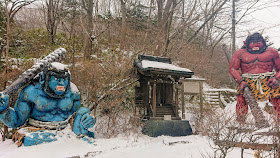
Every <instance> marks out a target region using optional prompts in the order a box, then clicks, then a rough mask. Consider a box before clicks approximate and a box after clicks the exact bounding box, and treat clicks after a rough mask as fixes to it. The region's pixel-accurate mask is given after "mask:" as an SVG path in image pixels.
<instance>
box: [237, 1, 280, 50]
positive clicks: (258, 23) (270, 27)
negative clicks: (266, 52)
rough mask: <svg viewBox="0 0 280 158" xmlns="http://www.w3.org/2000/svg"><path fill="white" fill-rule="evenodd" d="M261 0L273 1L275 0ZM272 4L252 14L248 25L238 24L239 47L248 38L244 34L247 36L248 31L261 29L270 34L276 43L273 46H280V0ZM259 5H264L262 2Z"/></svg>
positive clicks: (271, 39)
mask: <svg viewBox="0 0 280 158" xmlns="http://www.w3.org/2000/svg"><path fill="white" fill-rule="evenodd" d="M261 1H268V2H269V1H271V2H272V1H273V0H261ZM271 4H273V5H272V6H270V7H265V8H262V9H259V10H257V11H254V12H253V13H252V14H250V15H249V16H248V17H247V18H246V19H248V20H249V23H248V24H247V25H246V26H238V25H237V36H238V37H239V38H238V39H237V43H236V45H237V46H238V47H240V46H241V45H242V41H244V40H245V39H246V37H244V34H245V36H247V34H248V31H250V32H251V33H254V32H260V30H262V29H264V33H263V36H264V37H265V36H269V38H270V39H269V41H271V42H273V43H274V44H273V45H272V46H273V47H275V48H280V6H279V4H280V2H273V3H271ZM274 4H275V5H274ZM277 4H278V6H277ZM266 5H268V4H266ZM259 6H260V7H261V6H262V5H261V3H260V4H259ZM237 14H239V13H237ZM242 36H243V37H242Z"/></svg>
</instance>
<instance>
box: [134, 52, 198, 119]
mask: <svg viewBox="0 0 280 158" xmlns="http://www.w3.org/2000/svg"><path fill="white" fill-rule="evenodd" d="M134 67H135V68H136V69H137V74H138V77H139V83H140V84H139V85H138V86H136V87H135V105H136V109H135V110H136V111H135V113H136V114H138V115H141V116H142V117H143V118H145V119H155V120H181V118H180V117H179V113H178V109H179V108H178V107H179V106H178V104H179V85H180V84H181V82H180V79H182V78H191V77H192V75H193V74H194V73H193V72H192V71H191V70H189V69H186V68H182V67H178V66H175V65H173V64H172V63H171V59H170V58H163V57H156V56H148V55H138V59H136V60H135V61H134Z"/></svg>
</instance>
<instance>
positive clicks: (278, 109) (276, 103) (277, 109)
mask: <svg viewBox="0 0 280 158" xmlns="http://www.w3.org/2000/svg"><path fill="white" fill-rule="evenodd" d="M269 102H270V103H271V104H272V105H273V108H274V114H275V116H276V118H277V119H276V120H278V121H280V98H271V99H269Z"/></svg>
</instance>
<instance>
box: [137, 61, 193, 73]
mask: <svg viewBox="0 0 280 158" xmlns="http://www.w3.org/2000/svg"><path fill="white" fill-rule="evenodd" d="M142 67H143V68H144V69H146V68H157V69H166V70H173V71H185V72H192V71H191V70H189V69H187V68H182V67H179V66H175V65H172V64H168V63H162V62H157V61H149V60H142Z"/></svg>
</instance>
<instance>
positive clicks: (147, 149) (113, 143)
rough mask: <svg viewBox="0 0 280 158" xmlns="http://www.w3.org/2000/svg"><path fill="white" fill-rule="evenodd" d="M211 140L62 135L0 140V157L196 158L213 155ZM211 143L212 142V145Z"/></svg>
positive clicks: (248, 154)
mask: <svg viewBox="0 0 280 158" xmlns="http://www.w3.org/2000/svg"><path fill="white" fill-rule="evenodd" d="M209 143H211V141H209V140H208V138H207V137H204V136H200V135H190V136H185V137H169V136H160V137H157V138H152V137H148V136H145V135H140V136H137V137H135V136H129V137H124V136H119V137H117V138H111V139H104V138H96V139H95V142H94V143H93V144H88V143H87V142H85V141H83V140H80V139H77V138H74V137H70V138H67V137H64V138H62V139H60V140H58V141H55V142H51V143H46V144H41V145H37V146H31V147H25V146H22V147H17V146H16V144H14V143H13V142H12V141H11V140H7V141H5V142H1V143H0V157H1V158H19V157H20V158H37V157H38V158H39V157H40V158H64V157H74V156H80V157H87V156H88V157H94V158H143V157H145V158H154V157H160V158H170V157H172V158H182V157H184V158H200V157H209V155H213V153H214V150H213V149H212V148H211V147H210V144H209ZM212 145H213V144H212ZM253 154H254V152H253V151H252V150H248V151H245V153H244V157H252V155H253ZM227 157H228V158H236V157H240V149H239V148H236V149H234V150H233V151H231V152H230V153H229V155H228V156H227Z"/></svg>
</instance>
